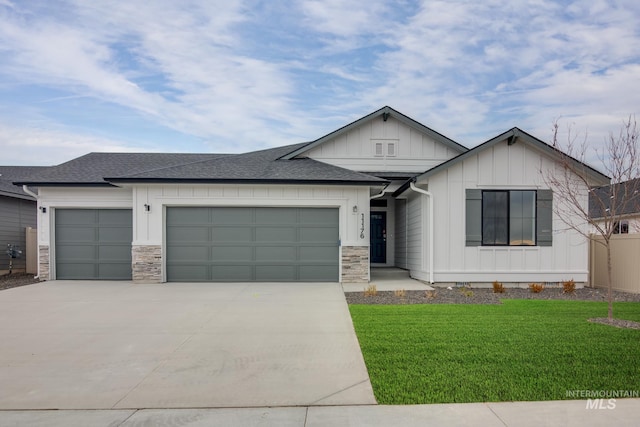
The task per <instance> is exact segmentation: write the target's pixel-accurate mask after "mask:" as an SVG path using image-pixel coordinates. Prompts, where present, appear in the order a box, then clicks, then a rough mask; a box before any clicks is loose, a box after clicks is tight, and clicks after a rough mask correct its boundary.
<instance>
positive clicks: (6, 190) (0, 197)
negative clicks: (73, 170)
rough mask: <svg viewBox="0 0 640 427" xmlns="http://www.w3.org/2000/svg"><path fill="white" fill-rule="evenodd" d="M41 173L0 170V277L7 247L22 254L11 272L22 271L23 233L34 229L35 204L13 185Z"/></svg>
mask: <svg viewBox="0 0 640 427" xmlns="http://www.w3.org/2000/svg"><path fill="white" fill-rule="evenodd" d="M41 170H43V168H40V167H32V166H0V274H4V273H7V272H8V271H9V256H8V255H7V245H15V246H17V247H18V248H20V250H21V251H22V255H21V256H20V257H19V258H16V259H14V260H13V271H16V272H24V271H25V259H26V254H25V252H24V251H25V247H26V242H25V229H26V228H27V227H33V228H36V225H37V221H36V218H37V215H36V201H35V199H34V198H33V197H31V196H30V195H28V194H27V193H25V192H24V191H22V188H20V187H17V186H15V185H13V181H16V180H19V179H23V178H25V177H27V176H29V175H33V174H35V173H38V172H39V171H41Z"/></svg>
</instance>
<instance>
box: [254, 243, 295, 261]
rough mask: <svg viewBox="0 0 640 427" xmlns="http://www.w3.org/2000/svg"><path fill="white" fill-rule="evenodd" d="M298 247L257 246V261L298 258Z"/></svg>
mask: <svg viewBox="0 0 640 427" xmlns="http://www.w3.org/2000/svg"><path fill="white" fill-rule="evenodd" d="M296 250H297V248H292V247H290V246H262V247H257V248H256V254H255V255H256V257H255V260H256V262H269V261H275V262H282V261H291V260H295V259H296Z"/></svg>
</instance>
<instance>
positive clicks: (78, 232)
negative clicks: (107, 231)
mask: <svg viewBox="0 0 640 427" xmlns="http://www.w3.org/2000/svg"><path fill="white" fill-rule="evenodd" d="M56 219H57V217H56ZM96 233H97V230H96V228H95V227H82V226H80V227H72V226H64V227H60V226H58V227H56V236H55V238H56V242H58V243H67V242H69V243H71V242H95V241H97V238H96Z"/></svg>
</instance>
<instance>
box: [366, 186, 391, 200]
mask: <svg viewBox="0 0 640 427" xmlns="http://www.w3.org/2000/svg"><path fill="white" fill-rule="evenodd" d="M388 186H389V184H387V185H385V186H384V188H383V189H382V191H381V192H379V193H378V194H374V195H373V196H369V200H373V199H379V198H380V197H382V196H384V194H385V190H386V189H387V187H388Z"/></svg>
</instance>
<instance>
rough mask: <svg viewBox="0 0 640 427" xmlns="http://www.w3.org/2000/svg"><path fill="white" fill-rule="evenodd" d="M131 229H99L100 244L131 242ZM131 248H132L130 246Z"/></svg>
mask: <svg viewBox="0 0 640 427" xmlns="http://www.w3.org/2000/svg"><path fill="white" fill-rule="evenodd" d="M131 235H132V232H131V228H125V227H100V228H99V229H98V241H100V242H126V241H131ZM129 248H131V246H129Z"/></svg>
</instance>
